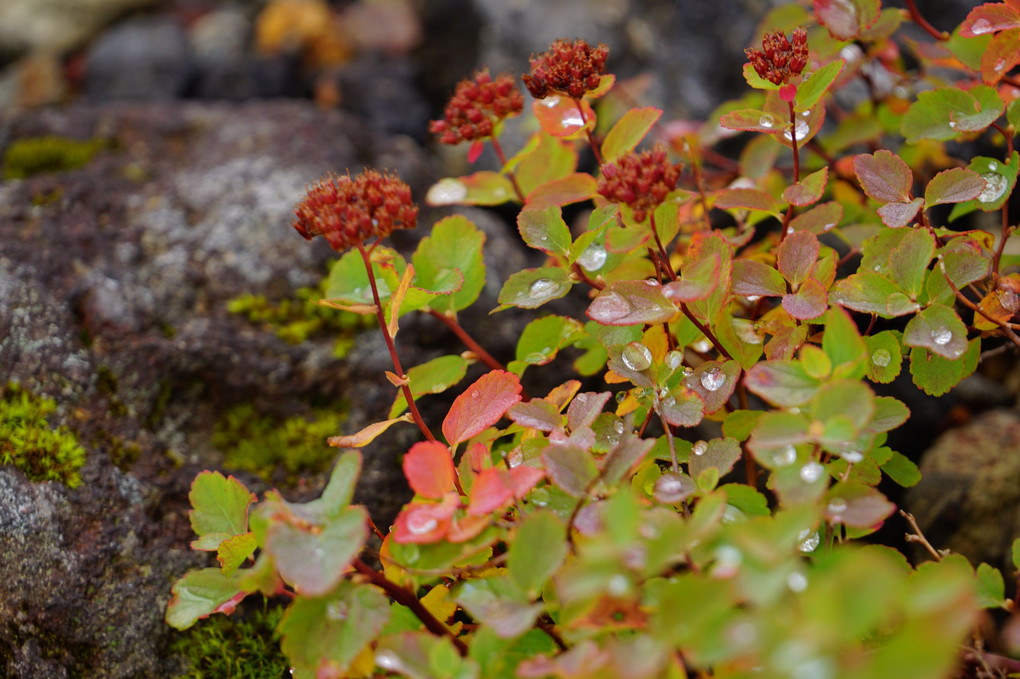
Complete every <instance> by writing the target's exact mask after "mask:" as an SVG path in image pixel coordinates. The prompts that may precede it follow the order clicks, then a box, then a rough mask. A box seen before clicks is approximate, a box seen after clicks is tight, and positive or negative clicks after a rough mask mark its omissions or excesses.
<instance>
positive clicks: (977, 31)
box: [970, 17, 994, 35]
mask: <svg viewBox="0 0 1020 679" xmlns="http://www.w3.org/2000/svg"><path fill="white" fill-rule="evenodd" d="M993 30H994V28H993V27H992V22H990V21H989V20H988V19H985V18H983V17H982V18H978V19H976V20H975V21H974V23H973V24H971V26H970V32H971V33H973V34H974V35H984V34H985V33H991V32H992V31H993Z"/></svg>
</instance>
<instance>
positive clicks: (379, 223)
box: [293, 170, 418, 252]
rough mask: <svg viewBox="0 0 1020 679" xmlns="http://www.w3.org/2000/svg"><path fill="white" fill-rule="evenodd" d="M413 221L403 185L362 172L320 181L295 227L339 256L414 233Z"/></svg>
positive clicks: (302, 207) (396, 179) (408, 194)
mask: <svg viewBox="0 0 1020 679" xmlns="http://www.w3.org/2000/svg"><path fill="white" fill-rule="evenodd" d="M417 221H418V207H417V206H416V205H415V204H414V203H413V202H411V188H410V187H409V186H408V185H407V184H405V183H404V182H403V181H401V180H400V178H399V177H397V176H396V175H395V174H389V173H387V174H380V173H378V172H376V171H375V170H365V171H364V172H362V173H361V174H359V175H357V176H356V177H354V178H353V179H352V178H351V177H350V175H346V176H341V177H338V176H336V175H333V174H330V175H327V176H325V177H323V178H322V179H320V180H319V182H318V183H317V184H315V185H314V186H312V187H311V188H310V189H308V194H307V195H306V196H305V198H304V200H302V201H301V202H300V203H298V204H297V207H295V208H294V222H293V226H294V228H295V229H297V231H298V233H300V234H301V235H302V236H304V237H305V238H307V239H308V240H311V239H312V238H313V237H315V236H323V237H325V239H326V240H327V241H328V242H329V245H330V247H332V248H333V249H334V250H336V251H337V252H343V251H345V250H347V249H348V248H351V247H354V246H355V245H357V244H358V243H361V242H364V241H365V240H366V239H368V238H384V237H386V236H388V235H389V234H390V233H391V232H392V231H393V230H394V229H413V228H414V227H415V225H416V224H417Z"/></svg>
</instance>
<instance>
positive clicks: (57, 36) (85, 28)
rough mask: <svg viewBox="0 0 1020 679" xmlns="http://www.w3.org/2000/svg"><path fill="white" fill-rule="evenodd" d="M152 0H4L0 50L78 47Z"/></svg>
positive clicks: (56, 51) (0, 12)
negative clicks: (108, 24)
mask: <svg viewBox="0 0 1020 679" xmlns="http://www.w3.org/2000/svg"><path fill="white" fill-rule="evenodd" d="M152 4H155V3H154V0H48V1H47V2H39V1H38V0H4V2H2V3H0V51H2V52H27V51H41V52H49V53H51V54H60V53H62V52H66V51H68V50H71V49H74V48H76V47H79V46H80V45H81V44H82V43H84V42H85V41H86V40H88V39H89V38H90V37H92V36H93V35H95V34H96V32H98V31H99V29H101V28H102V27H103V26H105V25H106V24H107V23H109V22H110V21H111V20H113V19H115V18H116V17H117V16H119V15H121V14H123V13H124V12H126V11H128V10H132V9H138V8H141V7H145V6H147V5H152Z"/></svg>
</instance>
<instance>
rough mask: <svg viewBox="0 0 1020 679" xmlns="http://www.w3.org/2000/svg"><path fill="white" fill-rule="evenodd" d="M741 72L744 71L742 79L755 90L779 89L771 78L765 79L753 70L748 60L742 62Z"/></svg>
mask: <svg viewBox="0 0 1020 679" xmlns="http://www.w3.org/2000/svg"><path fill="white" fill-rule="evenodd" d="M743 73H744V80H746V81H747V84H748V85H750V86H751V87H753V88H754V89H756V90H778V89H779V85H776V84H775V83H773V82H772V81H771V80H765V78H762V77H761V76H760V75H758V72H757V71H755V70H754V66H752V65H751V64H750V62H748V63H746V64H744V69H743ZM724 117H725V116H724Z"/></svg>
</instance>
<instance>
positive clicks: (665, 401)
mask: <svg viewBox="0 0 1020 679" xmlns="http://www.w3.org/2000/svg"><path fill="white" fill-rule="evenodd" d="M662 405H664V406H666V407H667V408H672V407H673V406H675V405H676V399H675V398H673V397H672V396H667V397H666V398H664V399H662Z"/></svg>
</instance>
